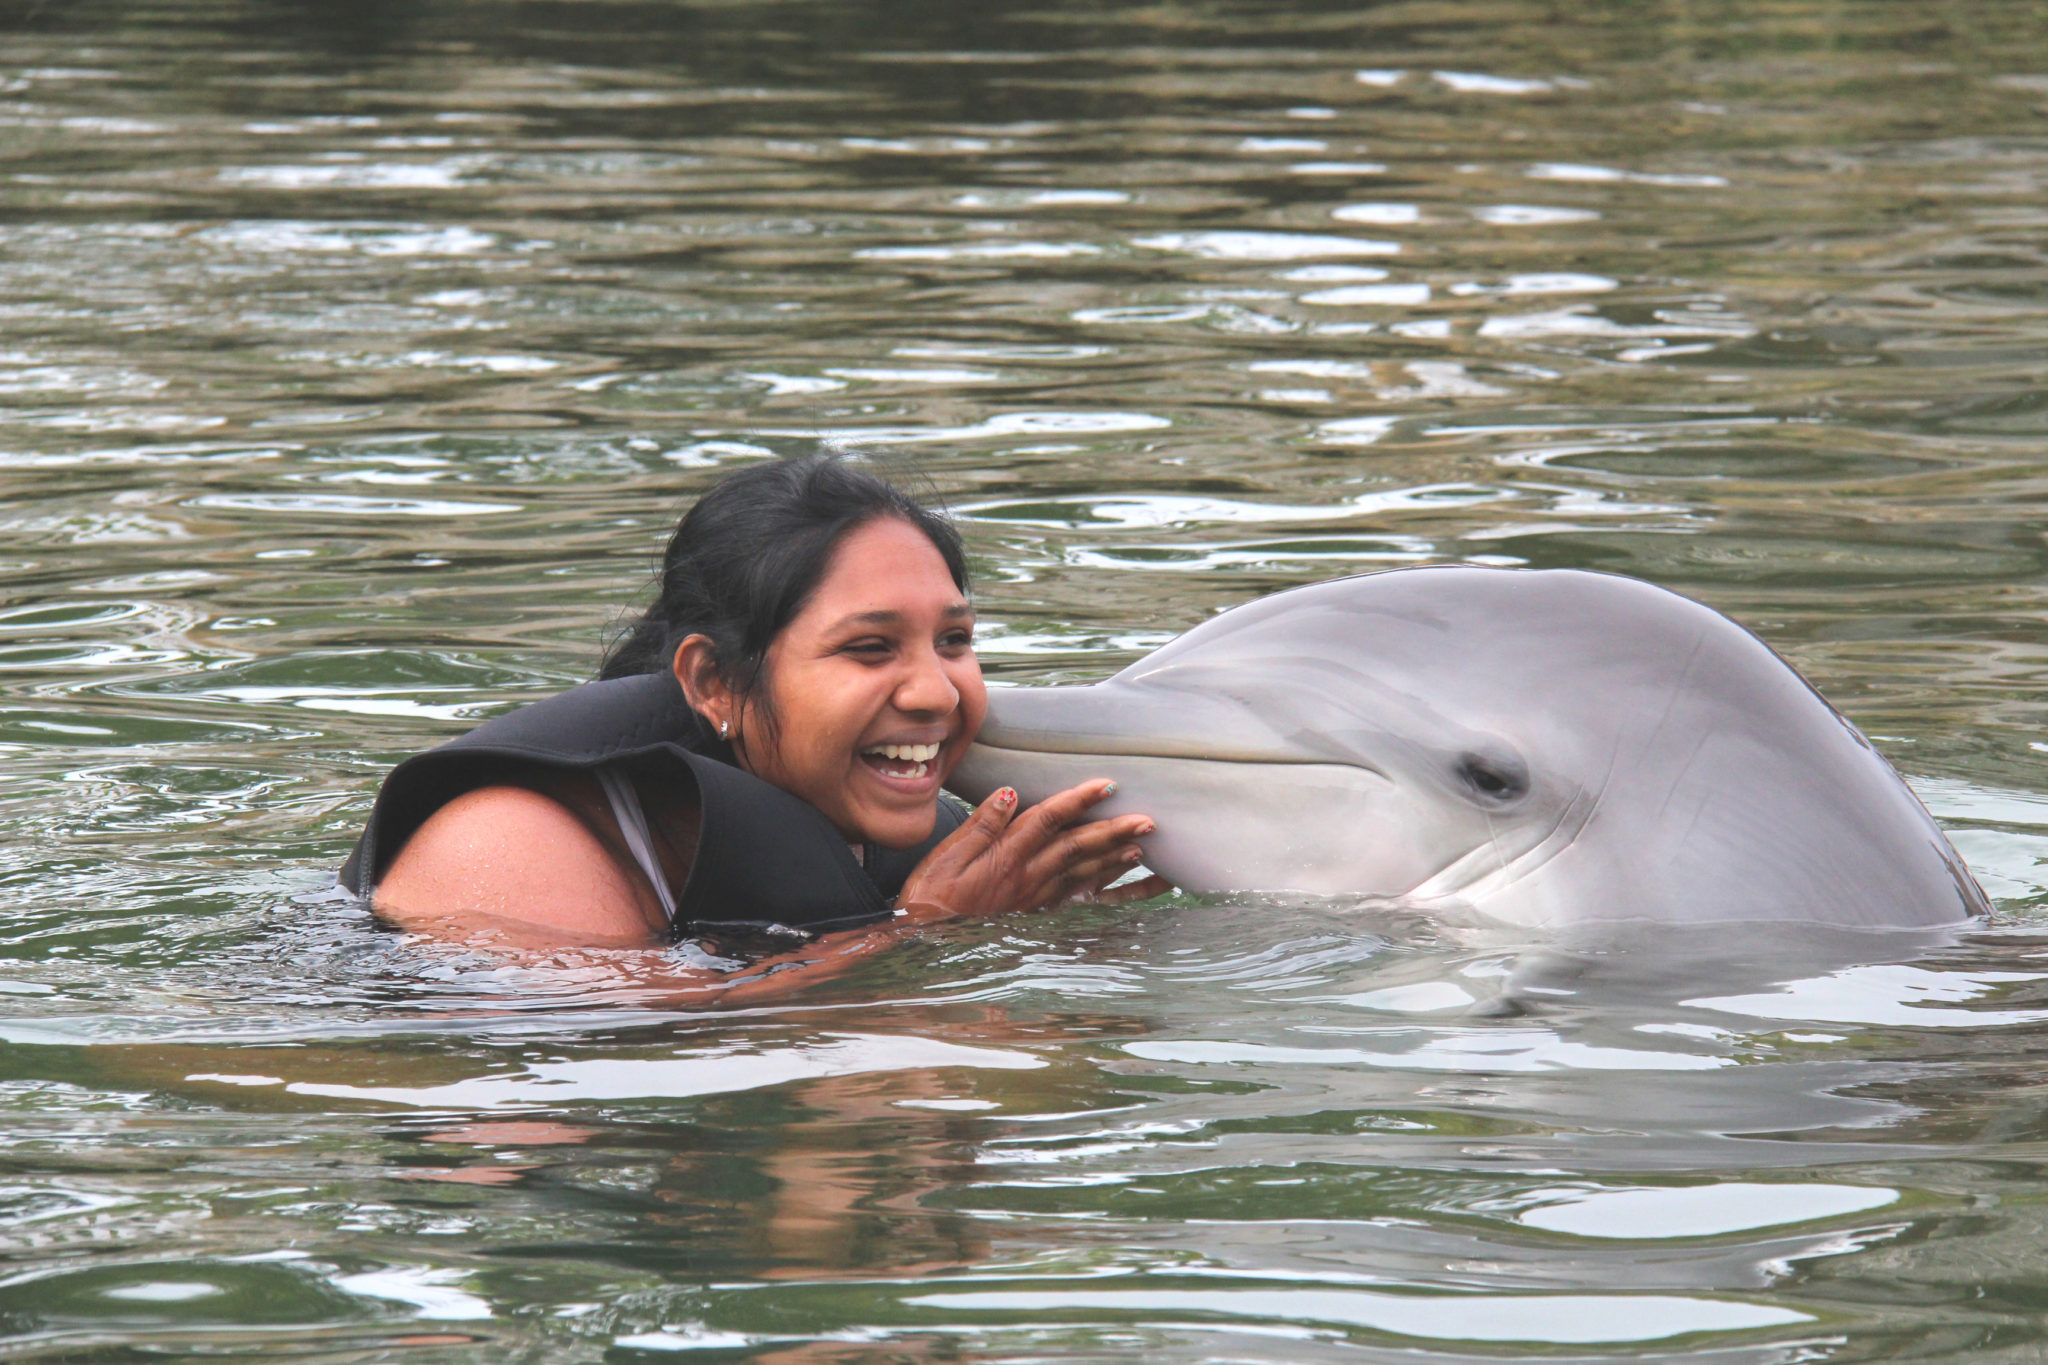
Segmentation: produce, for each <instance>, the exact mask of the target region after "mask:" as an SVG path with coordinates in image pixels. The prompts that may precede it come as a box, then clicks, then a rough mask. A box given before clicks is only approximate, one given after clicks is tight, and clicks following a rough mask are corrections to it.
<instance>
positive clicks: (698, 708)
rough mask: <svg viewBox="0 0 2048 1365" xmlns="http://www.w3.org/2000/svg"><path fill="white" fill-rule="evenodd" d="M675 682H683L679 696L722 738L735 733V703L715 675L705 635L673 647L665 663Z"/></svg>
mask: <svg viewBox="0 0 2048 1365" xmlns="http://www.w3.org/2000/svg"><path fill="white" fill-rule="evenodd" d="M669 668H670V671H672V672H673V673H674V674H675V675H676V681H677V682H679V683H681V684H682V685H683V695H684V696H685V697H687V698H689V701H690V709H691V710H693V711H695V712H696V713H697V714H698V715H700V716H702V717H704V719H706V720H708V721H710V722H711V724H712V728H714V729H716V730H717V731H718V733H719V735H720V736H721V737H723V738H726V739H734V738H737V736H736V735H735V734H734V730H735V728H736V726H737V722H738V720H739V706H738V704H737V700H736V699H735V698H734V696H733V694H732V689H731V688H729V687H727V686H726V685H725V679H724V678H722V677H720V676H719V673H718V663H717V660H716V659H715V658H714V657H713V655H712V648H711V637H710V636H709V635H692V636H690V637H688V638H687V639H685V640H684V641H683V642H682V643H681V644H679V645H677V646H676V654H675V658H674V659H673V660H672V661H671V662H670V664H669Z"/></svg>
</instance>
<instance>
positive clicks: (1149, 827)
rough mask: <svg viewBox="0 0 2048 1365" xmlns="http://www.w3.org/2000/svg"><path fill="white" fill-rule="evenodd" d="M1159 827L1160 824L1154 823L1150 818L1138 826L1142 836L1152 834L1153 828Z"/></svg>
mask: <svg viewBox="0 0 2048 1365" xmlns="http://www.w3.org/2000/svg"><path fill="white" fill-rule="evenodd" d="M1158 828H1159V826H1157V825H1155V824H1153V823H1152V822H1151V821H1150V820H1147V821H1146V822H1145V823H1144V824H1142V825H1140V826H1138V834H1139V835H1140V836H1141V837H1142V836H1144V835H1147V834H1150V833H1151V832H1152V831H1153V830H1156V829H1158Z"/></svg>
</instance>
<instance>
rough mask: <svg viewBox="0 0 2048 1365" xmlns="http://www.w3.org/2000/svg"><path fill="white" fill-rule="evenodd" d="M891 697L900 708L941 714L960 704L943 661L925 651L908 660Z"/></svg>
mask: <svg viewBox="0 0 2048 1365" xmlns="http://www.w3.org/2000/svg"><path fill="white" fill-rule="evenodd" d="M891 700H893V701H894V702H895V703H896V709H897V710H899V711H909V712H918V713H923V714H932V715H941V716H943V715H946V714H947V713H949V712H951V711H952V709H953V708H954V707H956V706H958V705H959V704H960V689H959V688H957V687H955V686H953V680H952V679H951V678H950V677H948V676H946V663H945V660H943V659H941V658H940V657H939V656H938V655H937V654H936V653H934V652H932V651H930V650H927V651H925V653H924V654H923V655H922V656H921V657H919V658H918V659H916V660H914V661H913V662H912V663H911V666H910V671H909V673H908V674H907V675H906V676H905V677H904V679H903V680H902V681H901V682H900V683H898V684H897V686H896V695H895V696H894V697H893V698H892V699H891Z"/></svg>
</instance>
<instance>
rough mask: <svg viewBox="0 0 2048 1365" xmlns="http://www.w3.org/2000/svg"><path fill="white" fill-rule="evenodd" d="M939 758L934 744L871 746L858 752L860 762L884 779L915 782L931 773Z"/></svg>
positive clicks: (937, 748)
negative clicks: (934, 762) (932, 766)
mask: <svg viewBox="0 0 2048 1365" xmlns="http://www.w3.org/2000/svg"><path fill="white" fill-rule="evenodd" d="M938 756H939V746H938V745H936V744H871V745H869V746H868V747H867V748H865V749H862V750H861V751H860V761H861V762H863V763H865V764H867V765H868V767H870V768H872V769H874V770H875V771H876V772H878V773H880V774H881V775H882V776H884V777H889V778H894V779H896V780H898V781H905V782H915V781H916V780H917V779H919V778H921V777H924V776H926V775H928V774H929V773H930V772H931V765H932V762H933V760H935V759H937V758H938Z"/></svg>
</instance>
